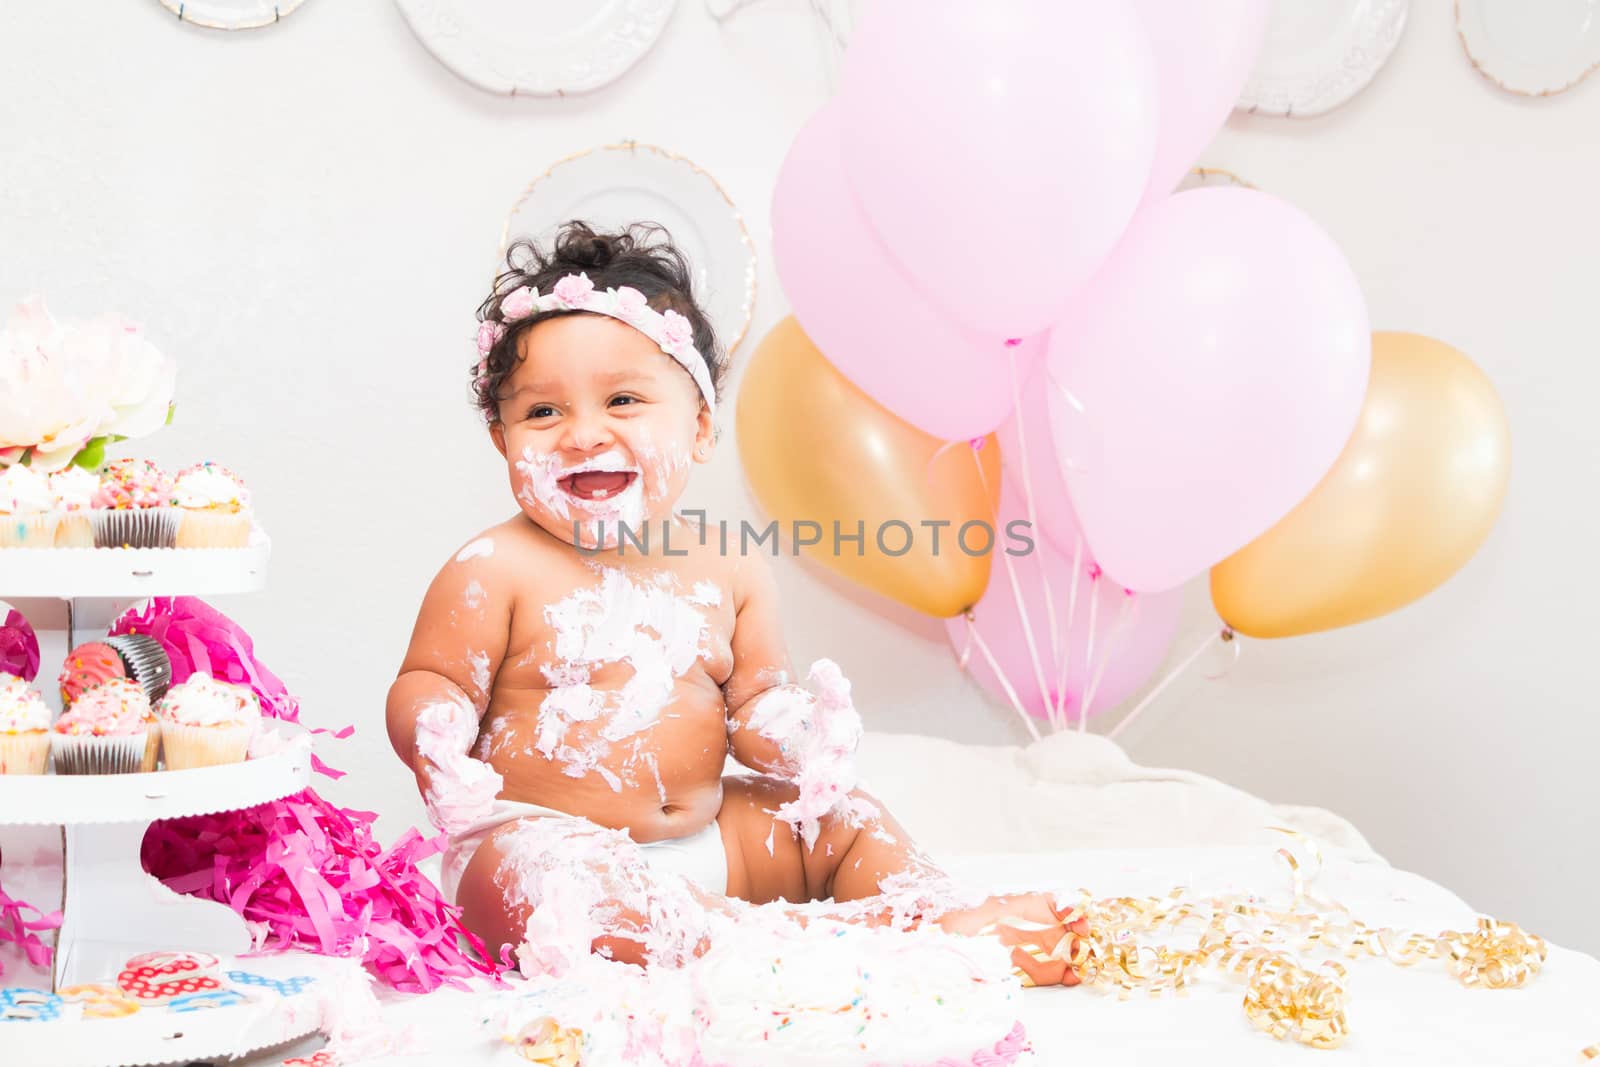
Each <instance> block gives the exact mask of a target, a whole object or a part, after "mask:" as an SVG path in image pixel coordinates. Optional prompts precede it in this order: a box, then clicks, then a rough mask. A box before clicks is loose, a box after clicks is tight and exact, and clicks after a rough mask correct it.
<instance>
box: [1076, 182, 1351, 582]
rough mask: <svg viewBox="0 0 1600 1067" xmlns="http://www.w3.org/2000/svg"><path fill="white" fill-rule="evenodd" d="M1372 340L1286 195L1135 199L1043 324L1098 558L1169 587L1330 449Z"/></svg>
mask: <svg viewBox="0 0 1600 1067" xmlns="http://www.w3.org/2000/svg"><path fill="white" fill-rule="evenodd" d="M1371 355H1372V351H1371V335H1370V331H1369V327H1368V324H1367V309H1366V304H1365V302H1364V301H1363V300H1362V297H1361V288H1360V286H1359V285H1358V284H1357V282H1356V278H1355V275H1354V274H1353V273H1352V272H1351V269H1350V265H1349V264H1348V263H1347V262H1345V259H1344V256H1343V255H1341V254H1340V252H1339V248H1338V246H1337V245H1336V244H1334V242H1333V240H1332V238H1330V237H1329V236H1328V235H1327V234H1326V233H1325V232H1323V230H1322V229H1321V228H1319V227H1318V226H1317V224H1316V223H1314V222H1312V221H1311V219H1309V218H1308V217H1306V215H1304V214H1303V213H1302V212H1300V211H1299V210H1298V209H1296V208H1295V207H1294V206H1292V205H1290V204H1288V203H1285V202H1284V201H1282V200H1279V199H1277V198H1275V197H1272V196H1268V195H1267V194H1265V193H1258V192H1255V191H1253V190H1249V189H1226V188H1209V189H1194V190H1191V191H1189V192H1185V193H1179V194H1178V195H1176V196H1173V197H1169V198H1168V199H1166V200H1164V201H1161V202H1160V203H1157V204H1155V205H1153V206H1152V207H1150V208H1149V209H1148V210H1146V211H1143V212H1141V213H1140V216H1139V218H1138V219H1136V220H1135V221H1134V224H1133V225H1132V226H1130V227H1129V228H1128V234H1127V237H1126V238H1124V240H1123V242H1122V243H1121V244H1120V245H1119V246H1118V247H1117V251H1116V252H1115V253H1114V254H1113V255H1112V257H1111V259H1110V260H1109V261H1108V262H1107V263H1106V266H1105V269H1104V270H1102V271H1101V272H1100V274H1099V275H1098V276H1096V278H1095V280H1094V283H1093V284H1092V285H1090V286H1089V287H1087V288H1086V289H1085V290H1084V291H1083V293H1081V294H1080V296H1079V299H1078V300H1077V301H1076V302H1075V304H1074V306H1073V308H1072V310H1071V311H1069V313H1068V315H1067V317H1066V318H1065V319H1064V320H1063V322H1062V323H1061V324H1060V325H1058V326H1057V328H1056V329H1055V330H1053V331H1052V333H1051V343H1050V356H1049V360H1048V366H1049V368H1050V374H1051V375H1053V376H1054V378H1055V380H1056V382H1057V383H1059V385H1060V386H1061V387H1062V388H1052V389H1050V390H1049V392H1048V396H1049V401H1050V408H1051V422H1052V426H1053V430H1054V434H1055V440H1056V443H1057V445H1058V450H1059V458H1060V459H1061V462H1062V474H1063V476H1064V477H1065V478H1066V482H1067V488H1068V490H1069V491H1070V492H1071V494H1072V503H1073V506H1074V508H1075V509H1076V510H1077V514H1078V519H1079V521H1080V522H1081V523H1082V524H1083V533H1084V536H1085V537H1087V538H1088V540H1089V544H1090V545H1091V546H1092V548H1093V550H1094V554H1095V558H1096V559H1098V560H1099V561H1100V563H1101V565H1102V566H1103V567H1105V569H1106V571H1107V573H1109V574H1111V575H1112V576H1114V577H1115V578H1116V580H1117V581H1119V582H1121V583H1123V584H1124V585H1127V586H1128V587H1129V588H1132V589H1139V590H1144V591H1155V590H1162V589H1170V588H1172V587H1174V586H1177V585H1179V584H1181V583H1182V582H1184V581H1186V580H1187V579H1189V578H1191V577H1193V576H1194V575H1196V574H1199V573H1200V572H1201V571H1204V570H1206V569H1207V568H1208V567H1210V566H1212V565H1213V564H1215V563H1217V562H1218V561H1219V560H1222V559H1223V558H1225V557H1226V556H1228V555H1230V554H1231V553H1233V552H1235V551H1237V550H1238V549H1240V548H1242V547H1244V546H1245V545H1246V544H1248V543H1249V542H1250V541H1252V540H1254V539H1255V538H1256V537H1258V536H1259V535H1260V534H1262V533H1264V532H1265V531H1266V530H1267V529H1268V528H1269V527H1271V526H1272V525H1273V524H1274V523H1276V522H1277V521H1278V520H1279V519H1281V518H1283V516H1284V515H1285V514H1287V513H1288V512H1289V510H1290V509H1291V508H1293V507H1294V506H1295V504H1297V503H1299V502H1300V501H1301V500H1302V499H1303V498H1304V497H1305V496H1306V494H1307V493H1309V492H1310V491H1311V490H1312V488H1313V487H1314V486H1315V485H1316V484H1317V482H1318V481H1319V480H1320V479H1321V478H1322V476H1323V475H1324V474H1326V473H1327V472H1328V470H1329V469H1330V468H1331V467H1332V466H1333V462H1334V460H1335V459H1336V458H1337V457H1338V455H1339V452H1340V450H1341V449H1342V448H1343V447H1344V444H1345V441H1346V440H1347V439H1348V438H1349V436H1350V433H1351V431H1352V430H1353V429H1354V428H1355V424H1356V418H1357V416H1358V414H1359V413H1360V411H1361V404H1362V399H1363V397H1364V396H1365V394H1366V388H1367V372H1368V369H1369V366H1370V363H1371ZM1063 388H1064V389H1065V391H1066V392H1067V393H1069V394H1070V395H1071V396H1072V397H1073V398H1074V399H1075V401H1076V402H1077V404H1078V405H1079V407H1081V410H1079V409H1078V408H1075V407H1074V406H1073V405H1072V404H1071V403H1069V402H1068V401H1067V400H1066V399H1065V397H1064V395H1063V392H1062V389H1063Z"/></svg>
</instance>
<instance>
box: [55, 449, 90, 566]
mask: <svg viewBox="0 0 1600 1067" xmlns="http://www.w3.org/2000/svg"><path fill="white" fill-rule="evenodd" d="M98 488H100V476H99V475H97V474H94V473H91V472H90V471H86V470H84V469H83V468H82V467H68V468H67V469H66V470H60V471H56V472H55V473H54V474H52V475H50V494H51V495H52V496H53V497H55V506H56V519H57V525H56V547H57V548H93V547H94V524H93V523H91V522H90V521H89V511H90V509H91V508H92V507H93V506H94V504H93V500H94V491H95V490H96V489H98Z"/></svg>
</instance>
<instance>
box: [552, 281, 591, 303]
mask: <svg viewBox="0 0 1600 1067" xmlns="http://www.w3.org/2000/svg"><path fill="white" fill-rule="evenodd" d="M550 291H551V292H552V293H553V294H554V295H555V298H556V299H557V300H559V301H561V302H562V303H563V304H565V305H567V306H568V307H577V306H578V305H579V304H581V303H583V302H584V300H586V299H588V296H589V294H590V293H592V292H594V282H591V281H590V280H589V276H588V275H587V274H569V275H567V276H566V277H565V278H562V279H561V280H560V281H559V282H556V284H555V288H554V289H552V290H550Z"/></svg>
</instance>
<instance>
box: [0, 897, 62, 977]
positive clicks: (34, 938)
mask: <svg viewBox="0 0 1600 1067" xmlns="http://www.w3.org/2000/svg"><path fill="white" fill-rule="evenodd" d="M24 911H31V912H33V913H34V915H36V916H38V918H36V919H29V918H25V917H24V916H23V914H22V913H23V912H24ZM60 926H61V913H60V912H59V911H52V912H50V913H49V914H45V913H44V912H42V911H40V910H39V909H38V908H36V907H34V906H33V905H32V904H28V903H26V902H24V901H21V900H14V899H12V898H11V896H10V895H9V894H7V893H6V890H5V887H4V886H3V885H0V941H9V942H10V943H12V944H14V945H16V946H17V947H18V948H19V949H21V950H22V955H23V957H24V958H26V959H27V961H28V962H29V963H31V964H33V966H35V967H48V966H50V946H49V945H47V944H45V943H44V942H43V941H41V940H40V939H39V935H38V933H37V931H39V930H55V929H57V928H59V927H60ZM5 973H6V968H5V964H4V963H0V975H3V974H5Z"/></svg>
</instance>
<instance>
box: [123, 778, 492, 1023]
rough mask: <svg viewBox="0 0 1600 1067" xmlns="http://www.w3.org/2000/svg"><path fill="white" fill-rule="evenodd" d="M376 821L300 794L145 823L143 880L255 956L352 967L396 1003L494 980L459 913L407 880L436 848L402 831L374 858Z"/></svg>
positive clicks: (424, 882) (422, 880) (426, 885)
mask: <svg viewBox="0 0 1600 1067" xmlns="http://www.w3.org/2000/svg"><path fill="white" fill-rule="evenodd" d="M376 818H377V816H375V815H373V814H372V813H371V812H363V811H349V810H345V809H343V808H339V807H337V806H335V805H333V804H331V803H329V802H328V801H326V800H324V799H322V798H321V797H319V796H318V795H317V794H316V792H315V791H313V790H310V789H307V790H305V791H304V792H301V793H297V794H295V795H294V796H291V797H286V798H284V799H282V800H274V801H271V802H269V803H266V804H261V805H258V806H256V807H253V808H246V809H244V810H242V811H231V812H222V813H219V814H215V815H196V816H191V817H187V818H182V819H169V820H165V821H162V822H157V823H152V824H151V826H150V829H149V831H148V832H147V833H146V834H145V838H144V849H143V860H144V868H145V870H147V871H149V872H150V874H152V875H154V876H155V877H156V878H159V879H160V880H161V881H162V882H163V883H165V884H166V885H167V887H168V888H170V889H172V890H173V891H175V892H179V893H189V894H192V895H194V896H197V897H202V898H204V899H207V900H214V901H218V902H219V903H223V904H226V905H228V906H229V907H231V908H233V910H234V911H236V912H238V913H239V914H240V915H241V916H243V917H244V919H245V921H246V922H247V923H250V924H252V931H253V932H254V933H255V935H256V938H257V941H258V943H259V944H260V946H261V947H262V948H264V949H272V950H282V949H291V948H293V949H303V950H307V951H311V952H318V953H321V954H323V955H328V956H340V957H349V956H360V957H361V961H362V963H363V964H365V965H366V967H367V969H368V970H370V971H371V972H372V973H373V974H374V975H375V976H376V977H377V978H378V979H379V980H380V981H382V982H384V983H386V984H388V985H390V986H392V987H393V988H395V989H398V990H400V991H402V992H407V993H427V992H430V991H432V990H434V989H437V988H438V987H439V986H441V985H444V984H458V983H459V980H461V979H466V978H472V977H476V976H493V975H496V974H498V970H499V969H498V968H497V967H496V966H495V965H494V964H493V963H491V962H488V961H489V959H490V957H489V954H488V953H487V952H486V951H485V950H484V946H483V943H482V942H481V941H479V940H478V939H477V938H476V937H474V936H473V935H472V934H471V933H470V932H468V931H467V930H466V928H465V927H463V926H462V925H461V912H460V909H459V908H456V907H454V906H452V905H450V904H448V903H446V902H445V900H444V898H443V896H441V895H440V893H439V890H438V888H437V887H436V886H435V885H434V884H433V883H432V882H430V881H429V880H428V878H427V877H426V876H425V875H423V874H422V872H421V871H419V870H418V869H417V861H418V860H422V859H426V858H427V857H429V856H431V855H433V854H435V853H436V852H438V851H439V850H440V849H441V848H442V847H443V844H444V841H443V838H434V839H431V840H430V839H424V838H423V837H422V835H421V834H419V833H418V832H417V831H416V830H415V829H410V830H407V831H406V832H405V833H404V834H402V835H401V837H400V840H398V841H397V842H395V844H394V847H393V848H391V849H389V850H388V851H387V852H385V851H383V849H382V847H381V846H380V845H379V844H378V843H377V842H376V841H375V840H374V839H373V837H372V829H371V828H372V823H373V821H374V820H375V819H376ZM462 941H465V943H466V945H467V946H468V948H469V949H470V951H468V950H467V949H464V948H463V947H462V944H461V942H462Z"/></svg>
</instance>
